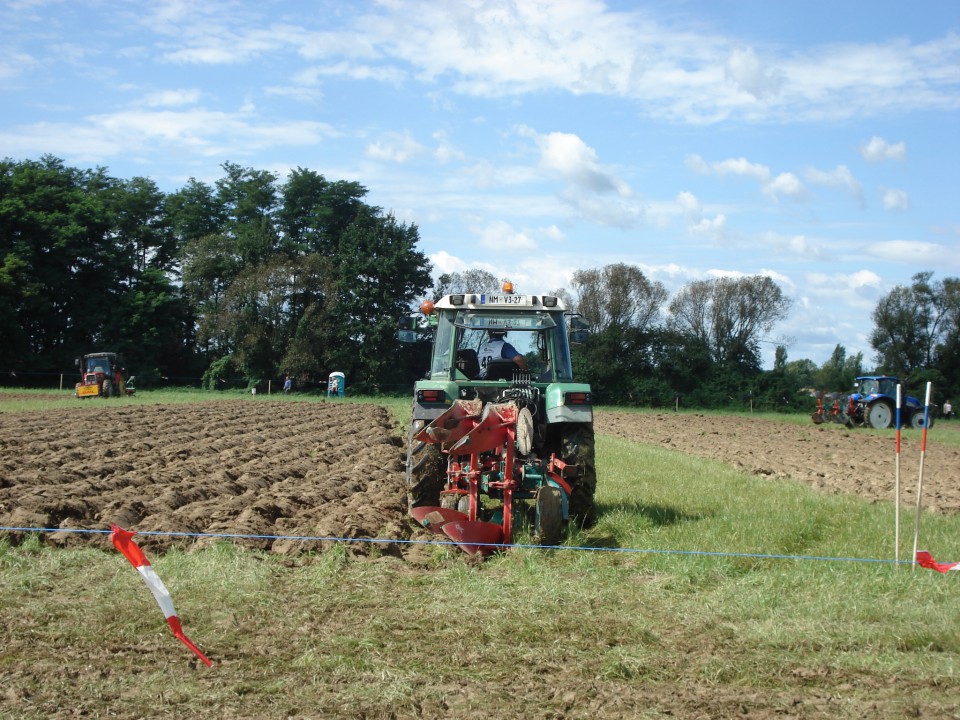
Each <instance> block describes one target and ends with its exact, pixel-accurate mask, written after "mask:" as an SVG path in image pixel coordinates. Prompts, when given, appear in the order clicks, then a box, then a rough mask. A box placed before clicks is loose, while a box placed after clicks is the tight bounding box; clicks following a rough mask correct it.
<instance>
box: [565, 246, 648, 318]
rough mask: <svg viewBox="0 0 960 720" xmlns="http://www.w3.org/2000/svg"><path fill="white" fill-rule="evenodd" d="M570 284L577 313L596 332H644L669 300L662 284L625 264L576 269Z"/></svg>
mask: <svg viewBox="0 0 960 720" xmlns="http://www.w3.org/2000/svg"><path fill="white" fill-rule="evenodd" d="M571 284H572V286H573V292H574V293H575V294H576V297H577V304H576V311H577V312H578V313H580V314H581V315H582V316H583V318H584V320H586V321H587V323H588V324H589V327H590V331H591V332H593V333H600V332H603V331H605V330H614V331H616V330H624V329H626V328H634V329H636V330H639V331H641V332H643V331H645V330H647V329H648V328H649V327H651V326H652V325H654V324H655V323H656V321H657V320H658V319H659V317H660V312H661V308H662V307H663V304H664V302H666V299H667V290H666V288H665V287H664V286H663V284H662V283H659V282H656V281H652V280H650V279H648V278H647V276H646V275H644V274H643V271H641V270H640V268H638V267H636V266H634V265H626V264H624V263H617V264H615V265H607V266H605V267H604V268H602V269H593V270H577V271H576V272H575V273H574V274H573V280H572V283H571Z"/></svg>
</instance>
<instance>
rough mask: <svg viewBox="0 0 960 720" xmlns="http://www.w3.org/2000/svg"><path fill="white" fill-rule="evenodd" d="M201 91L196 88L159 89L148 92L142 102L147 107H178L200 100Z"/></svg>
mask: <svg viewBox="0 0 960 720" xmlns="http://www.w3.org/2000/svg"><path fill="white" fill-rule="evenodd" d="M201 95H202V93H201V91H200V90H198V89H196V88H191V89H182V90H160V91H158V92H153V93H150V94H148V95H147V96H146V97H145V98H144V99H143V103H144V105H146V106H147V107H179V106H181V105H193V104H194V103H196V102H197V101H198V100H200V97H201Z"/></svg>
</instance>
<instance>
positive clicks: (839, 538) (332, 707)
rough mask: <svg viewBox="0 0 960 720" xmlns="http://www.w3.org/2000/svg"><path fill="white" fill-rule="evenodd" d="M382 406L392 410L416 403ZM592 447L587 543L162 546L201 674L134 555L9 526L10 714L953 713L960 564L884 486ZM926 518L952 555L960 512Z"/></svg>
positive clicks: (579, 536) (0, 581)
mask: <svg viewBox="0 0 960 720" xmlns="http://www.w3.org/2000/svg"><path fill="white" fill-rule="evenodd" d="M75 402H76V401H75ZM388 404H389V406H390V407H391V409H392V410H393V412H394V413H396V415H397V417H398V424H399V425H401V426H402V420H403V418H404V413H406V412H407V411H408V410H409V402H408V401H406V400H403V401H395V402H391V403H388ZM597 452H598V468H599V473H600V475H599V485H598V495H597V498H598V503H599V506H600V510H601V516H600V521H599V523H598V524H597V526H596V527H594V528H592V529H590V530H588V531H580V530H573V531H571V532H570V533H569V535H568V537H567V538H566V544H567V545H568V546H569V547H570V548H591V549H565V550H551V551H544V550H539V549H531V548H516V549H514V550H511V551H510V552H508V553H505V554H503V555H499V556H495V557H492V558H490V559H488V560H487V561H485V562H482V563H478V562H475V561H472V560H470V559H468V558H466V557H465V556H464V555H462V554H460V553H459V552H458V551H456V550H453V549H451V548H450V547H448V546H428V547H425V548H424V549H423V552H422V553H421V555H422V556H423V557H422V560H421V565H418V566H414V565H412V564H411V563H409V562H402V561H398V560H395V559H392V558H381V559H379V560H355V559H351V557H350V555H349V553H348V551H347V549H346V548H345V547H344V546H337V547H335V548H334V549H333V550H331V551H329V552H327V553H323V554H306V555H300V556H296V557H280V556H272V555H266V554H263V553H260V552H253V551H244V550H241V549H239V548H237V547H235V546H233V545H231V544H229V543H224V542H221V543H217V544H215V545H213V546H211V547H209V548H207V549H204V550H200V551H195V552H185V551H182V550H172V551H170V552H168V553H166V554H165V555H163V556H159V557H153V558H151V560H152V561H153V564H154V566H155V568H156V570H157V572H158V574H159V575H160V577H161V578H162V579H163V580H164V582H165V583H166V584H167V587H168V588H169V589H170V591H171V593H172V596H173V600H174V603H175V604H176V606H177V609H178V611H179V613H180V616H181V618H182V620H183V623H184V628H185V630H186V632H187V634H188V635H190V636H191V638H192V639H193V640H194V641H196V642H197V643H198V644H199V645H200V646H201V648H202V649H203V650H204V651H205V652H207V653H208V654H209V655H210V657H211V658H212V659H213V660H214V662H215V665H214V668H213V669H210V670H208V669H206V668H204V667H202V666H197V665H196V663H195V662H193V661H192V660H191V658H192V656H191V655H190V653H189V651H187V650H186V648H183V647H182V646H181V645H180V644H179V643H177V642H176V640H175V639H173V638H172V636H170V634H169V632H168V631H167V630H166V627H165V625H164V624H163V621H162V616H161V615H160V612H159V609H158V608H157V607H156V605H155V603H154V601H153V599H152V597H151V596H150V593H149V592H148V591H147V589H146V588H145V586H144V585H143V583H142V582H141V580H140V578H139V577H138V576H137V574H136V573H135V572H134V571H133V570H132V569H131V568H130V566H129V564H128V563H127V562H126V561H125V560H124V559H123V558H122V557H121V556H120V555H119V554H116V553H107V552H98V551H93V550H70V551H60V550H54V549H50V548H47V547H45V546H44V545H43V544H42V543H41V542H39V540H38V539H34V538H31V539H30V540H29V541H28V542H27V543H25V544H24V545H22V546H19V547H11V546H10V545H9V544H8V543H6V542H4V541H3V540H2V538H0V627H3V628H4V643H2V644H0V686H2V687H3V688H4V692H5V693H6V695H0V717H18V718H41V717H52V716H67V715H71V714H74V713H76V714H81V715H88V716H100V715H108V714H114V715H119V716H122V717H175V716H191V717H227V716H229V717H268V718H281V717H289V716H307V717H368V718H381V717H383V718H386V717H478V718H479V717H483V718H497V717H503V718H520V717H536V718H545V717H569V718H573V717H583V718H587V717H591V718H592V717H600V718H602V717H662V716H663V715H665V714H667V713H669V714H671V715H672V716H674V717H734V716H746V715H750V714H751V713H755V714H756V715H757V716H761V717H766V716H774V715H785V716H787V715H792V716H796V717H824V718H826V717H849V718H853V717H884V718H899V717H904V716H923V717H927V716H930V717H948V716H956V715H957V714H958V713H960V700H958V698H960V624H958V623H957V617H958V616H960V588H958V586H957V582H958V581H960V577H958V575H960V574H956V573H954V574H951V575H941V574H939V573H935V572H932V571H929V570H923V569H914V568H912V567H907V566H902V567H896V566H895V565H894V564H892V563H891V562H886V561H888V560H890V559H892V557H893V547H892V537H893V527H892V524H893V517H892V508H891V507H890V506H889V505H886V504H870V503H866V502H862V501H860V500H858V499H857V498H852V497H838V496H832V495H823V494H819V493H817V492H815V491H813V490H811V489H809V488H807V487H806V486H804V485H801V484H800V483H793V482H788V481H783V480H770V479H765V478H759V477H755V476H749V475H744V474H741V473H738V472H736V471H734V470H732V469H730V468H728V467H727V466H724V465H721V464H719V463H714V462H711V461H707V460H702V459H699V458H693V457H688V456H685V455H682V454H679V453H676V452H673V451H669V450H664V449H659V448H650V447H645V446H642V445H639V444H636V443H631V442H629V441H626V440H621V439H617V438H609V437H600V438H599V441H598V445H597ZM907 517H908V518H909V522H907V525H908V526H909V527H905V528H904V530H903V533H902V534H903V536H904V538H903V545H904V546H903V552H902V553H901V557H905V556H906V555H908V554H909V548H907V545H908V544H910V543H909V542H908V541H907V539H906V538H907V537H910V538H912V515H910V514H909V513H908V515H907ZM905 522H906V521H905ZM922 527H923V533H922V538H923V543H922V544H923V545H924V546H926V547H928V548H929V549H930V550H931V551H932V552H933V553H934V556H935V557H937V558H938V559H942V560H960V518H957V517H944V516H934V515H925V516H924V519H923V526H922ZM911 542H912V540H911ZM638 551H639V552H638ZM713 553H719V554H713ZM771 555H787V556H791V557H790V558H771V557H762V556H771ZM811 558H822V559H811ZM851 558H854V559H862V560H876V559H879V560H884V561H885V562H857V561H853V560H850V559H851Z"/></svg>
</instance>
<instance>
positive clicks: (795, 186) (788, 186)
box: [763, 172, 807, 200]
mask: <svg viewBox="0 0 960 720" xmlns="http://www.w3.org/2000/svg"><path fill="white" fill-rule="evenodd" d="M763 191H764V192H765V193H766V194H768V195H771V196H773V197H777V196H779V195H786V196H787V197H790V198H793V199H794V200H802V199H803V198H805V197H806V196H807V189H806V188H805V187H804V185H803V183H802V182H800V178H798V177H797V176H796V175H794V174H793V173H790V172H786V173H780V174H779V175H777V176H776V177H775V178H773V180H771V181H770V182H769V183H767V184H765V185H764V186H763Z"/></svg>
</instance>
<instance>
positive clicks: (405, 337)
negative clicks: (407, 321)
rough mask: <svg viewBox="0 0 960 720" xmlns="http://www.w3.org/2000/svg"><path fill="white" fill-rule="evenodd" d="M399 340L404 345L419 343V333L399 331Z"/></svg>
mask: <svg viewBox="0 0 960 720" xmlns="http://www.w3.org/2000/svg"><path fill="white" fill-rule="evenodd" d="M397 340H399V341H400V342H402V343H415V342H416V341H417V331H416V330H397Z"/></svg>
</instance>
